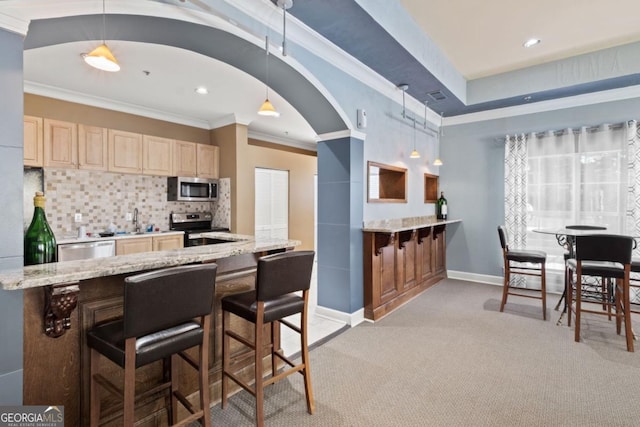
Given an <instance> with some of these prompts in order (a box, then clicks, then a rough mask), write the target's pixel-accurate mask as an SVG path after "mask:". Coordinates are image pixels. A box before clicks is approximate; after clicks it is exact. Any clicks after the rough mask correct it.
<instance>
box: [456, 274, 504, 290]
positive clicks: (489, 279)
mask: <svg viewBox="0 0 640 427" xmlns="http://www.w3.org/2000/svg"><path fill="white" fill-rule="evenodd" d="M447 278H449V279H457V280H465V281H467V282H478V283H486V284H488V285H498V286H502V283H503V281H504V279H503V278H502V277H500V276H490V275H488V274H477V273H468V272H466V271H456V270H447Z"/></svg>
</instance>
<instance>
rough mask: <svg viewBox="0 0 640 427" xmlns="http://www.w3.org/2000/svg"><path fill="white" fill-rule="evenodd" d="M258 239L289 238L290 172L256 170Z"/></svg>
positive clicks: (256, 223) (256, 226)
mask: <svg viewBox="0 0 640 427" xmlns="http://www.w3.org/2000/svg"><path fill="white" fill-rule="evenodd" d="M255 189H256V196H255V236H256V238H278V239H288V238H289V171H284V170H277V169H264V168H256V171H255Z"/></svg>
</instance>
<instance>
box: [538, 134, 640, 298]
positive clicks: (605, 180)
mask: <svg viewBox="0 0 640 427" xmlns="http://www.w3.org/2000/svg"><path fill="white" fill-rule="evenodd" d="M632 133H635V135H636V136H635V137H634V138H630V135H631V134H632ZM632 140H634V141H637V140H638V138H637V130H631V129H629V127H628V125H627V124H624V125H615V126H610V125H606V124H605V125H601V126H598V127H592V128H587V127H583V128H580V129H576V130H574V129H565V130H561V131H548V132H545V133H542V134H536V135H531V136H530V137H529V141H528V144H527V147H528V152H527V155H528V161H527V164H528V168H529V173H528V175H529V181H528V184H527V189H526V193H527V201H528V205H529V218H528V230H527V243H528V245H527V247H528V248H529V249H538V250H543V251H545V252H547V269H548V271H551V272H552V271H553V270H556V271H557V272H558V273H559V272H561V271H563V270H564V258H563V253H564V250H563V248H562V247H561V246H560V245H559V244H558V242H557V241H556V239H555V238H554V237H553V236H551V235H546V234H540V233H536V232H534V230H535V229H536V228H562V227H564V226H566V225H571V224H582V225H603V226H606V227H607V229H608V230H609V231H611V232H613V233H631V234H635V233H637V232H638V231H637V229H636V230H632V229H629V224H630V223H631V222H633V223H635V224H640V212H638V208H637V206H640V203H638V201H639V200H638V197H640V181H638V182H637V184H632V183H633V182H635V181H630V179H629V178H630V177H633V178H634V180H636V179H638V178H637V177H638V172H640V170H637V169H635V168H636V167H637V168H640V162H638V161H632V160H631V158H630V157H628V153H631V150H632V148H631V147H632V146H633V147H637V144H634V143H633V142H632ZM634 149H635V148H634ZM638 155H640V153H638ZM636 165H637V166H636ZM634 185H635V186H634ZM632 191H633V194H634V195H632V194H631V193H632ZM630 201H635V204H630V203H629V202H630ZM636 235H637V234H636ZM552 274H553V273H552ZM562 286H563V285H562V275H561V274H557V276H556V277H554V278H551V280H550V281H548V288H549V289H550V290H556V291H560V290H561V289H562Z"/></svg>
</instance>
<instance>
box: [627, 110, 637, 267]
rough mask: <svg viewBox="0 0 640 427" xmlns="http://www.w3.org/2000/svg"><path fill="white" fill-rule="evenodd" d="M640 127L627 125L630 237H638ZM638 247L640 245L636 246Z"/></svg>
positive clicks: (633, 123) (628, 226)
mask: <svg viewBox="0 0 640 427" xmlns="http://www.w3.org/2000/svg"><path fill="white" fill-rule="evenodd" d="M639 132H640V127H638V122H637V121H635V120H631V121H629V122H628V123H627V147H628V154H627V160H628V162H627V164H628V168H629V170H628V174H629V190H628V192H627V214H626V220H627V223H626V231H627V233H629V234H631V235H632V236H640V133H639ZM638 246H640V245H638ZM634 255H636V256H638V255H640V247H636V249H635V251H634Z"/></svg>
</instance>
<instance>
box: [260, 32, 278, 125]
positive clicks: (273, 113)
mask: <svg viewBox="0 0 640 427" xmlns="http://www.w3.org/2000/svg"><path fill="white" fill-rule="evenodd" d="M264 40H265V43H264V49H265V52H266V57H265V80H266V92H267V94H266V96H265V100H264V102H263V103H262V105H261V106H260V109H259V110H258V114H259V115H261V116H267V117H280V113H278V111H277V110H276V107H274V106H273V104H272V103H271V101H269V36H266V37H265V38H264Z"/></svg>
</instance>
